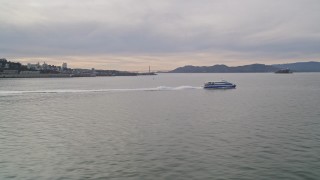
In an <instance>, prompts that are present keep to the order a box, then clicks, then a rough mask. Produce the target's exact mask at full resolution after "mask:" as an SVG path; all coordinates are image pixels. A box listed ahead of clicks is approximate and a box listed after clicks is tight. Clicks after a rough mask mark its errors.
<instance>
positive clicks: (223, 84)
mask: <svg viewBox="0 0 320 180" xmlns="http://www.w3.org/2000/svg"><path fill="white" fill-rule="evenodd" d="M203 88H204V89H234V88H236V85H235V84H232V83H229V82H227V81H215V82H206V83H205V84H204V86H203Z"/></svg>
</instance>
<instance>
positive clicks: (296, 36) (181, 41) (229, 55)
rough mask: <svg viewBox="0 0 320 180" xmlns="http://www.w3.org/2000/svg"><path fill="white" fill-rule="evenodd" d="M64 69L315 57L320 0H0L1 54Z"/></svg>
mask: <svg viewBox="0 0 320 180" xmlns="http://www.w3.org/2000/svg"><path fill="white" fill-rule="evenodd" d="M1 57H3V58H7V59H9V60H17V61H21V62H23V63H26V62H33V63H35V62H37V61H46V62H49V63H51V64H56V65H59V64H61V63H62V62H67V63H68V64H69V66H71V67H88V68H91V67H95V68H99V69H118V70H139V71H141V70H147V69H148V66H149V65H150V66H151V67H152V68H153V69H156V70H167V69H169V70H170V69H174V68H176V67H178V66H184V65H214V64H226V65H230V66H235V65H243V64H249V63H265V64H273V63H284V62H296V61H310V60H313V61H320V1H319V0H0V58H1Z"/></svg>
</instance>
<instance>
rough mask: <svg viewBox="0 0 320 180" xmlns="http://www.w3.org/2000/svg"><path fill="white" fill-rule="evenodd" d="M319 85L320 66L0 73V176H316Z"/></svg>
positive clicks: (319, 142)
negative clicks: (308, 69) (214, 84)
mask: <svg viewBox="0 0 320 180" xmlns="http://www.w3.org/2000/svg"><path fill="white" fill-rule="evenodd" d="M221 79H225V80H228V81H231V82H234V83H236V84H237V88H236V89H234V90H203V89H202V88H201V86H202V85H203V83H204V82H205V81H212V80H221ZM319 92H320V73H295V74H281V75H279V74H160V75H158V76H139V77H97V78H70V79H63V78H62V79H0V179H1V180H2V179H139V180H140V179H290V180H291V179H319V177H320V171H319V167H320V131H319V129H320V108H319V105H320V96H319Z"/></svg>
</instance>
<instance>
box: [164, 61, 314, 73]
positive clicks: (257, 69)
mask: <svg viewBox="0 0 320 180" xmlns="http://www.w3.org/2000/svg"><path fill="white" fill-rule="evenodd" d="M287 68H288V69H290V70H292V71H293V72H320V62H316V61H309V62H295V63H286V64H273V65H265V64H249V65H243V66H227V65H224V64H217V65H213V66H192V65H186V66H183V67H178V68H176V69H174V70H172V71H169V73H267V72H275V71H277V70H279V69H287Z"/></svg>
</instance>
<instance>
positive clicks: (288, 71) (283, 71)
mask: <svg viewBox="0 0 320 180" xmlns="http://www.w3.org/2000/svg"><path fill="white" fill-rule="evenodd" d="M275 73H277V74H291V73H292V71H291V70H290V69H280V70H278V71H276V72H275Z"/></svg>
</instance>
